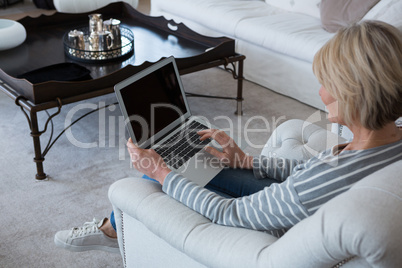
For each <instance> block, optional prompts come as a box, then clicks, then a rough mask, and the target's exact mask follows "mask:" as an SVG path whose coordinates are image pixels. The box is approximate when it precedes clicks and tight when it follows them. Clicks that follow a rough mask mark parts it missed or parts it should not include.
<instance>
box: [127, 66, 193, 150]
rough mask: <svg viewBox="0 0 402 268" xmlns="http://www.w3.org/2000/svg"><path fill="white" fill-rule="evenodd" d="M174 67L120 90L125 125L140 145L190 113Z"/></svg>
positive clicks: (157, 72) (161, 70)
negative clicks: (129, 126)
mask: <svg viewBox="0 0 402 268" xmlns="http://www.w3.org/2000/svg"><path fill="white" fill-rule="evenodd" d="M173 64H174V63H173V62H172V61H170V62H169V63H167V64H166V65H163V66H162V67H160V68H157V69H156V70H152V71H151V72H149V73H148V74H146V75H145V76H142V77H141V78H139V79H138V80H137V79H133V80H134V81H133V82H131V83H129V84H128V85H126V86H124V87H123V88H121V89H120V94H121V99H122V101H123V104H124V107H125V109H126V112H127V115H126V116H127V118H126V123H128V121H129V124H130V125H131V128H132V130H133V132H134V136H135V140H136V141H137V143H138V144H139V145H141V144H143V143H144V142H145V141H148V140H149V139H150V138H151V137H153V136H154V135H155V134H156V133H158V132H160V131H161V130H163V129H165V128H166V127H168V126H169V125H171V124H172V123H173V122H177V120H178V119H180V118H183V117H182V116H183V115H185V114H186V113H188V111H187V109H186V104H185V100H184V98H185V97H183V94H182V90H181V87H180V84H179V83H180V82H181V81H180V82H179V81H178V77H177V75H176V72H175V66H174V65H173ZM151 68H152V67H151ZM127 119H128V120H127ZM148 145H150V144H149V142H148V144H147V146H148Z"/></svg>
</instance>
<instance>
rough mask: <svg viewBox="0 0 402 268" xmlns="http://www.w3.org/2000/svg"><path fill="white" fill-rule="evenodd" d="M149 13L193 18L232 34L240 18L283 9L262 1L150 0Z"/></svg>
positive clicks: (262, 14) (209, 26)
mask: <svg viewBox="0 0 402 268" xmlns="http://www.w3.org/2000/svg"><path fill="white" fill-rule="evenodd" d="M155 6H157V8H156V7H155ZM172 7H180V8H172ZM151 12H152V14H155V13H157V14H160V13H162V14H166V13H167V14H169V13H170V14H172V15H173V17H176V16H177V17H181V18H184V19H186V20H190V21H194V22H197V23H199V24H201V25H204V26H205V27H207V28H210V29H212V30H215V31H218V32H220V33H222V34H224V35H227V36H231V37H234V36H235V30H236V26H237V24H238V23H239V22H240V21H242V20H245V19H248V18H254V17H263V16H267V15H271V14H276V13H283V12H285V11H284V10H280V9H278V8H275V7H272V6H269V5H266V4H265V3H264V2H262V1H244V0H243V1H236V0H231V1H217V0H192V1H188V0H170V1H165V0H153V1H151ZM167 19H170V18H169V17H168V18H167Z"/></svg>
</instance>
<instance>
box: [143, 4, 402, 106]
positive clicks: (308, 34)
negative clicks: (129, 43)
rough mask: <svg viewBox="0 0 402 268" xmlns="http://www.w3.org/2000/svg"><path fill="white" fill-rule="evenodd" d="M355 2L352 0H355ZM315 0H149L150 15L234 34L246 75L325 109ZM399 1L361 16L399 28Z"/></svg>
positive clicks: (324, 35)
mask: <svg viewBox="0 0 402 268" xmlns="http://www.w3.org/2000/svg"><path fill="white" fill-rule="evenodd" d="M354 1H356V0H354ZM319 4H320V0H265V1H264V0H169V1H166V0H152V1H151V15H152V16H164V17H166V18H167V19H173V20H175V21H176V22H183V23H184V24H185V25H187V26H188V27H190V28H192V29H193V30H195V31H197V32H199V33H202V34H204V35H210V36H222V35H225V36H228V37H232V38H235V39H236V51H237V52H238V53H241V54H244V55H245V56H246V57H247V58H246V60H245V69H244V76H245V78H246V79H248V80H250V81H253V82H255V83H257V84H260V85H262V86H264V87H267V88H270V89H272V90H274V91H276V92H279V93H281V94H284V95H286V96H290V97H292V98H295V99H297V100H299V101H301V102H303V103H306V104H309V105H311V106H313V107H316V108H319V109H321V110H323V109H324V106H323V104H322V102H321V100H320V97H319V96H318V90H319V88H320V85H319V83H318V81H317V80H316V78H315V76H314V74H313V72H312V61H313V57H314V55H315V53H316V52H317V51H318V50H319V48H320V47H321V46H322V45H323V44H324V43H325V42H326V41H327V40H328V39H330V38H331V37H332V36H333V33H328V32H326V31H325V30H324V29H323V28H322V27H321V21H320V12H319ZM401 14H402V1H400V0H381V1H380V2H379V3H378V4H377V5H376V6H374V7H373V8H372V9H371V10H370V11H369V12H368V13H367V14H366V15H365V16H364V18H363V19H377V20H382V21H385V22H388V23H390V24H392V25H395V26H397V27H399V28H400V29H402V16H401Z"/></svg>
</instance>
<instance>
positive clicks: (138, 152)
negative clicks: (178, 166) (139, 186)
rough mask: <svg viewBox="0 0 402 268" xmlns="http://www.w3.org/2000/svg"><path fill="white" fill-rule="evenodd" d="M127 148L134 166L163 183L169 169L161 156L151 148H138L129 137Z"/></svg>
mask: <svg viewBox="0 0 402 268" xmlns="http://www.w3.org/2000/svg"><path fill="white" fill-rule="evenodd" d="M127 149H128V152H129V153H130V157H131V162H132V163H133V166H134V168H136V169H137V170H138V171H139V172H141V173H144V174H145V175H147V176H148V177H150V178H152V179H155V180H157V181H159V183H160V184H162V185H163V182H164V180H165V178H166V176H167V174H169V172H171V170H170V169H169V168H168V167H167V165H166V163H165V161H163V159H162V157H161V156H160V155H159V154H157V153H156V152H155V151H154V150H153V149H141V148H139V147H138V146H137V145H135V144H134V143H133V141H132V140H131V138H130V139H129V140H128V141H127Z"/></svg>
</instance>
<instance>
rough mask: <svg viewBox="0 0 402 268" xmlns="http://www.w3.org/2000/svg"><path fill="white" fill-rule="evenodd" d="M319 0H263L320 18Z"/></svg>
mask: <svg viewBox="0 0 402 268" xmlns="http://www.w3.org/2000/svg"><path fill="white" fill-rule="evenodd" d="M320 2H321V0H265V3H267V4H269V5H271V6H274V7H277V8H280V9H284V10H286V11H289V12H296V13H302V14H306V15H309V16H312V17H315V18H317V19H319V18H320Z"/></svg>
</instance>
